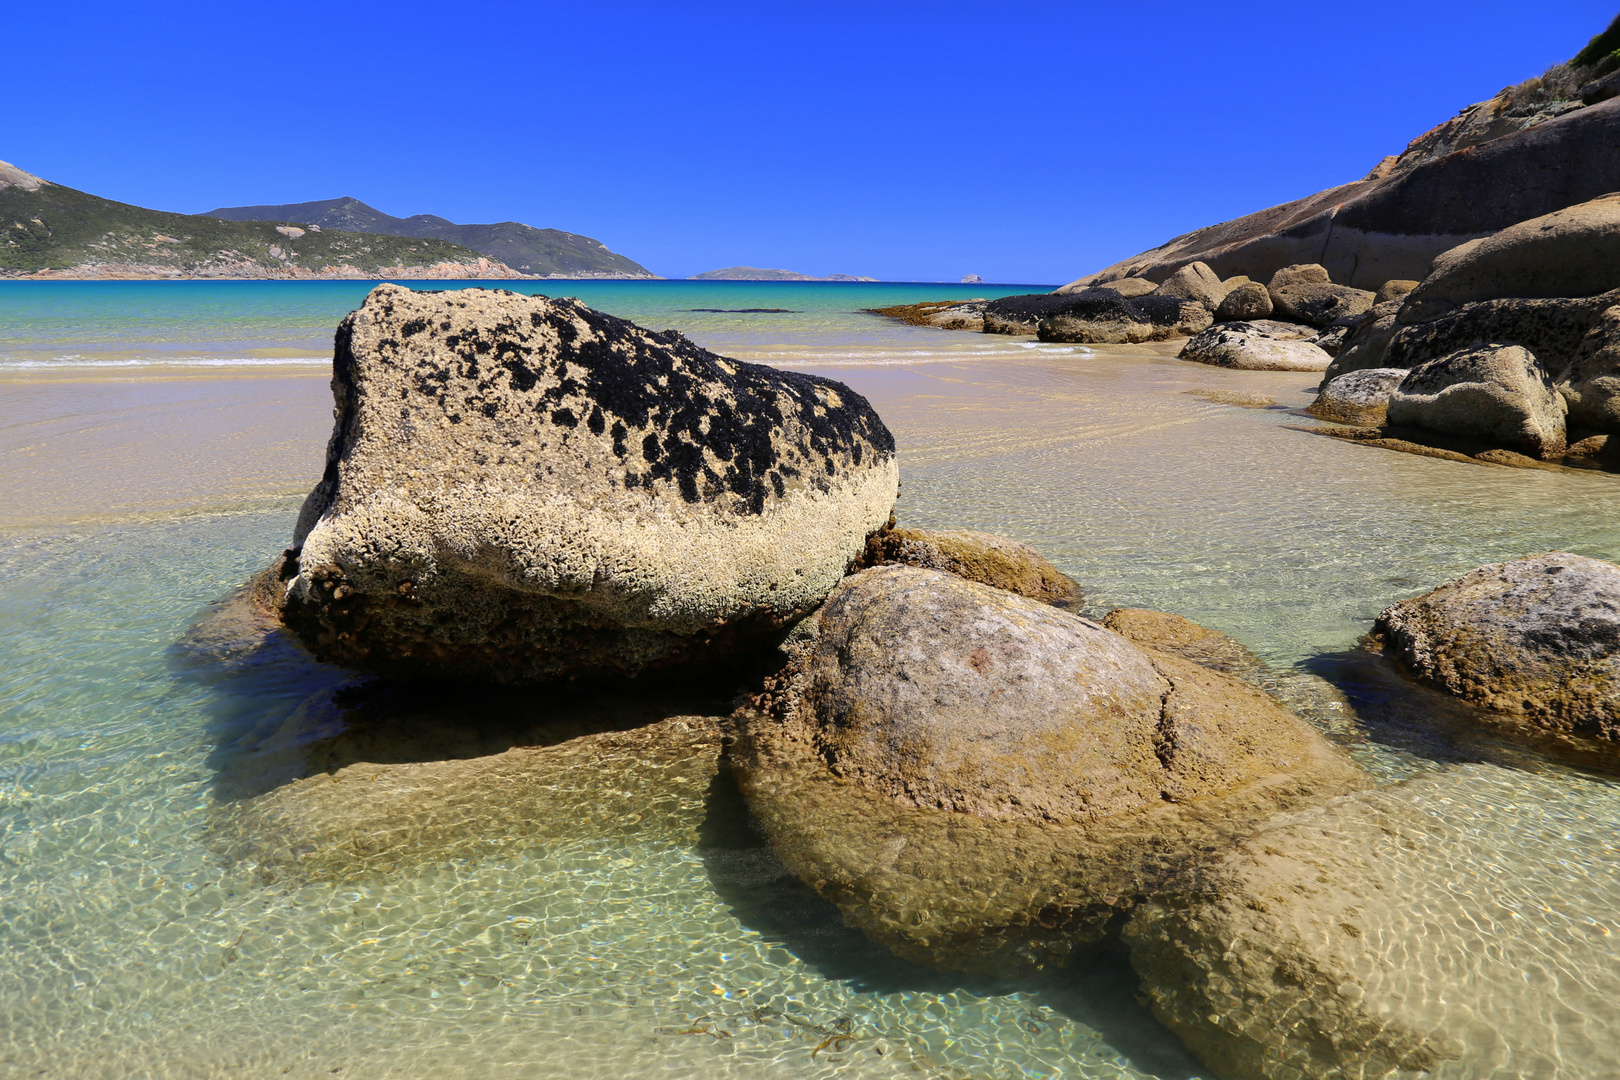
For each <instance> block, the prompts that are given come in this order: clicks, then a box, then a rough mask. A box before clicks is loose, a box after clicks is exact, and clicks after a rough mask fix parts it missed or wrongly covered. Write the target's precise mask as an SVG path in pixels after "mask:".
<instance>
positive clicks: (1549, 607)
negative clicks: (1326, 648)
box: [1374, 551, 1620, 750]
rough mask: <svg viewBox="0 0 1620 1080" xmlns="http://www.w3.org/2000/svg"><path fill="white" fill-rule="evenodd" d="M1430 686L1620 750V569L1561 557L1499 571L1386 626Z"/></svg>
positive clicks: (1416, 603)
mask: <svg viewBox="0 0 1620 1080" xmlns="http://www.w3.org/2000/svg"><path fill="white" fill-rule="evenodd" d="M1374 629H1375V632H1376V633H1381V634H1382V635H1383V636H1384V641H1385V643H1386V646H1387V647H1388V648H1389V649H1390V650H1391V651H1392V652H1393V653H1394V654H1395V656H1396V657H1398V658H1399V659H1400V660H1401V662H1402V663H1403V664H1405V665H1406V667H1407V668H1408V669H1409V670H1411V671H1412V672H1413V673H1414V674H1415V675H1416V676H1417V677H1418V678H1419V679H1421V680H1422V681H1423V682H1425V683H1427V684H1429V685H1430V686H1434V687H1436V688H1437V689H1440V690H1443V691H1445V692H1446V693H1448V694H1452V695H1455V696H1457V697H1460V698H1463V699H1464V700H1466V701H1469V702H1472V703H1473V704H1476V705H1479V706H1483V707H1484V708H1487V709H1490V710H1492V711H1493V712H1495V713H1497V714H1500V715H1501V717H1502V718H1503V719H1504V720H1505V721H1506V722H1507V723H1508V724H1509V726H1516V727H1518V728H1520V729H1522V730H1524V731H1528V732H1532V733H1534V734H1537V735H1544V736H1550V737H1552V738H1554V739H1557V740H1558V741H1560V742H1564V743H1569V744H1577V745H1578V744H1582V743H1584V744H1587V745H1589V746H1595V747H1597V748H1598V749H1605V750H1606V749H1609V748H1616V747H1620V567H1617V566H1615V565H1614V564H1612V563H1607V562H1603V561H1601V560H1598V559H1589V558H1586V557H1584V556H1581V555H1571V554H1568V553H1567V552H1561V551H1555V552H1551V553H1549V554H1545V555H1534V556H1530V557H1528V558H1523V559H1514V560H1513V561H1511V562H1506V563H1493V564H1491V565H1489V566H1482V567H1480V568H1479V569H1477V570H1472V571H1470V572H1469V573H1467V574H1464V575H1463V576H1462V577H1460V578H1457V579H1456V580H1455V581H1450V582H1447V583H1446V584H1444V585H1442V586H1440V587H1439V588H1437V589H1434V590H1433V591H1431V592H1428V593H1425V594H1424V595H1422V596H1419V597H1416V598H1414V599H1411V600H1402V601H1400V602H1399V603H1396V604H1392V605H1391V606H1390V607H1388V608H1386V609H1385V610H1384V612H1383V614H1381V615H1379V616H1378V622H1377V624H1376V626H1375V628H1374Z"/></svg>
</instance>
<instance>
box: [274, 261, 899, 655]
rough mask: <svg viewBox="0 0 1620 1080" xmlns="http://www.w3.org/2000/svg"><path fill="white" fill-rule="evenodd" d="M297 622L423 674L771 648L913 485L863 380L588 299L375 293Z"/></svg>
mask: <svg viewBox="0 0 1620 1080" xmlns="http://www.w3.org/2000/svg"><path fill="white" fill-rule="evenodd" d="M332 386H333V394H334V397H335V398H336V402H337V409H336V412H337V424H336V429H335V431H334V433H333V437H332V442H331V445H330V446H329V448H328V451H327V467H326V474H325V476H324V477H323V478H322V479H321V482H320V484H319V485H318V486H317V487H316V488H315V490H314V492H313V493H312V494H311V495H310V497H309V499H308V500H307V501H306V503H305V506H304V509H303V512H302V513H301V515H300V518H299V523H298V529H297V533H296V536H295V540H294V543H295V545H297V549H298V550H297V552H296V555H297V558H296V563H295V564H294V565H293V566H291V567H289V568H288V569H289V570H290V571H291V572H292V576H291V579H290V582H289V584H288V588H287V593H286V600H285V606H284V611H283V618H284V619H285V621H286V622H287V624H288V625H289V626H290V627H292V628H293V629H294V630H296V631H297V632H298V634H299V636H300V637H302V638H303V639H304V641H305V642H306V643H307V644H309V646H310V647H311V648H312V649H313V650H314V651H315V652H316V654H317V655H319V656H321V657H322V658H323V659H327V660H330V661H333V662H335V663H339V664H343V665H347V666H352V667H357V668H362V669H365V670H370V671H377V672H382V673H385V674H396V675H400V676H406V677H421V676H433V677H442V678H453V679H466V680H491V681H498V682H535V681H542V680H548V679H559V678H573V677H589V676H609V675H634V674H636V673H638V672H640V671H643V670H646V669H650V668H670V667H673V666H677V665H679V666H681V667H682V668H683V669H684V668H685V667H686V666H687V665H691V664H694V663H699V664H701V663H704V662H716V661H719V660H723V659H726V658H728V657H730V656H734V655H737V654H745V653H747V652H748V651H749V650H752V649H764V648H768V647H769V642H768V641H767V640H766V638H765V635H766V633H767V632H769V631H772V630H773V629H775V628H779V627H782V626H784V625H786V624H787V623H789V622H791V621H792V620H794V619H797V618H799V617H800V616H802V615H803V614H804V613H805V612H807V611H809V610H810V609H812V608H813V607H815V606H816V605H817V604H818V603H820V602H821V600H822V599H823V598H824V597H825V596H826V595H827V593H828V592H830V591H831V590H832V588H833V587H834V586H835V585H836V584H837V583H838V581H839V580H840V578H842V576H843V574H844V571H845V568H846V567H847V566H848V565H849V563H850V561H851V560H852V559H853V558H855V556H856V555H858V554H859V553H860V552H861V550H862V549H863V548H864V546H865V543H866V538H867V537H868V536H869V535H871V534H872V533H873V532H875V531H876V530H877V529H879V528H881V527H882V526H883V525H884V523H885V522H886V521H887V520H888V518H889V514H890V510H891V508H892V506H893V504H894V499H895V495H896V491H897V483H898V480H897V474H896V469H895V461H894V443H893V439H892V437H891V436H890V434H889V432H888V430H887V429H886V428H885V427H884V426H883V423H882V421H881V420H879V419H878V417H877V415H876V414H875V413H874V412H873V411H872V409H871V407H870V406H869V405H868V404H867V403H866V401H865V399H864V398H862V397H861V396H860V395H858V394H856V393H854V392H853V391H851V390H850V389H849V388H848V387H846V386H844V385H842V384H841V383H836V382H832V381H830V380H827V379H819V378H815V377H812V376H806V375H798V374H794V373H791V372H786V371H781V370H779V369H776V368H770V367H764V366H760V365H756V364H746V363H741V362H739V361H735V360H727V359H725V358H723V357H719V356H716V355H714V354H713V353H710V352H708V351H706V350H704V349H700V348H698V347H697V346H695V345H693V344H692V343H691V342H689V341H687V340H686V339H685V338H682V337H681V336H680V335H678V334H674V333H662V334H659V333H652V332H649V331H647V330H643V329H641V328H640V327H637V326H635V325H634V324H632V323H628V322H625V321H623V320H622V319H616V318H613V317H612V316H609V315H603V314H601V313H600V312H596V311H592V310H591V309H590V308H587V307H586V306H584V305H583V304H580V303H579V302H577V301H574V300H548V299H546V298H545V297H526V296H519V295H517V294H515V293H507V292H499V291H493V292H492V291H482V290H467V291H462V292H450V293H416V292H412V291H411V290H409V289H405V288H401V287H399V286H395V285H382V286H379V287H378V288H377V289H375V290H373V292H372V293H371V295H370V296H369V297H367V299H366V302H365V304H364V305H362V306H361V308H360V309H359V310H357V311H355V312H353V313H352V314H350V315H349V317H348V318H346V319H345V320H344V321H343V323H342V325H341V326H340V327H339V329H338V335H337V348H336V355H335V357H334V375H333V380H332Z"/></svg>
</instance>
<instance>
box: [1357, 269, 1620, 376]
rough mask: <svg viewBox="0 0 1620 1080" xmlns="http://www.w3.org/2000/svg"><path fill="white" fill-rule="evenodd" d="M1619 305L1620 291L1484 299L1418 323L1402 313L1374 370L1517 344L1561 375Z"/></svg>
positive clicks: (1409, 366)
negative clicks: (1489, 346) (1462, 351)
mask: <svg viewBox="0 0 1620 1080" xmlns="http://www.w3.org/2000/svg"><path fill="white" fill-rule="evenodd" d="M1616 304H1620V289H1617V290H1615V291H1612V292H1607V293H1604V294H1603V295H1601V296H1589V297H1582V298H1577V299H1567V300H1566V299H1531V300H1519V299H1502V300H1484V301H1481V302H1479V303H1474V304H1464V305H1463V306H1462V307H1460V308H1458V309H1457V310H1455V311H1453V312H1451V313H1450V314H1447V315H1441V316H1440V317H1438V318H1435V319H1430V320H1428V321H1427V322H1419V323H1409V322H1407V320H1406V318H1405V315H1404V314H1402V315H1401V316H1398V317H1397V321H1396V325H1395V328H1394V332H1393V334H1392V335H1391V337H1390V340H1389V346H1388V348H1387V349H1386V350H1385V352H1384V354H1383V356H1381V357H1379V358H1378V359H1379V360H1380V362H1379V363H1377V364H1375V365H1371V366H1375V367H1404V368H1413V367H1417V366H1418V365H1419V364H1421V363H1424V362H1425V361H1428V360H1433V359H1435V358H1436V357H1440V356H1445V355H1446V354H1447V353H1453V352H1456V351H1457V350H1459V349H1467V348H1472V347H1474V346H1476V345H1486V344H1512V345H1523V346H1524V347H1525V348H1527V349H1529V350H1530V351H1531V352H1533V353H1535V354H1536V356H1537V357H1538V358H1539V359H1540V360H1541V362H1542V364H1543V366H1545V367H1546V368H1547V369H1548V370H1549V371H1554V372H1557V371H1560V370H1562V369H1563V367H1564V366H1565V365H1567V364H1568V363H1569V362H1570V361H1571V360H1573V359H1574V358H1575V354H1576V353H1577V352H1578V351H1579V349H1580V347H1581V342H1582V341H1583V340H1585V338H1586V335H1587V334H1589V333H1591V331H1592V328H1593V327H1594V326H1596V325H1597V324H1598V321H1599V320H1600V319H1601V318H1602V317H1603V313H1604V312H1605V311H1607V310H1608V309H1609V308H1611V307H1613V306H1615V305H1616ZM1402 310H1403V312H1404V310H1405V309H1404V308H1403V309H1402ZM1368 356H1369V359H1370V358H1371V354H1370V352H1369V354H1368Z"/></svg>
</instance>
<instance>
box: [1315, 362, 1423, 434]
mask: <svg viewBox="0 0 1620 1080" xmlns="http://www.w3.org/2000/svg"><path fill="white" fill-rule="evenodd" d="M1407 374H1408V372H1407V370H1406V369H1405V368H1361V369H1359V370H1356V371H1349V372H1346V373H1344V374H1343V375H1337V376H1334V377H1333V378H1331V379H1329V380H1328V381H1327V382H1325V383H1324V384H1323V385H1322V390H1321V392H1320V393H1318V394H1317V396H1316V400H1315V401H1313V402H1311V404H1310V405H1309V406H1307V407H1306V409H1305V411H1306V412H1308V413H1310V414H1311V415H1312V416H1317V417H1320V418H1322V419H1323V420H1334V421H1337V422H1338V423H1341V424H1371V425H1375V426H1378V425H1382V424H1383V423H1384V420H1385V418H1386V417H1387V416H1388V414H1389V396H1390V394H1392V393H1394V392H1395V388H1396V387H1397V386H1399V385H1400V384H1401V380H1403V379H1405V378H1406V376H1407Z"/></svg>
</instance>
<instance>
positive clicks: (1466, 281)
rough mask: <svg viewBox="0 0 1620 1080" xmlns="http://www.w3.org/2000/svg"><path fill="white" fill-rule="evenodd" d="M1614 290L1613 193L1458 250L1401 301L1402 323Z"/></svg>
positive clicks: (1616, 197) (1619, 223)
mask: <svg viewBox="0 0 1620 1080" xmlns="http://www.w3.org/2000/svg"><path fill="white" fill-rule="evenodd" d="M1611 289H1620V194H1613V195H1605V196H1603V197H1602V198H1598V199H1592V200H1591V201H1589V202H1583V203H1580V204H1578V205H1576V206H1569V207H1565V208H1564V209H1561V210H1556V211H1554V212H1553V213H1550V214H1544V215H1542V216H1541V217H1536V218H1531V219H1530V220H1528V221H1522V222H1519V223H1518V224H1516V225H1513V226H1510V227H1509V228H1506V229H1503V230H1502V231H1501V232H1498V233H1495V234H1494V235H1492V236H1487V237H1484V238H1482V239H1479V240H1474V241H1470V242H1469V243H1466V244H1461V245H1459V246H1458V247H1455V248H1453V249H1452V250H1450V251H1447V252H1445V253H1444V254H1442V255H1440V256H1438V257H1436V258H1435V260H1434V269H1433V270H1432V271H1431V272H1430V273H1429V275H1428V276H1427V277H1425V278H1424V279H1423V281H1422V283H1421V284H1420V285H1418V287H1417V288H1416V289H1414V290H1413V291H1412V293H1411V295H1409V296H1408V297H1407V299H1406V303H1407V308H1408V310H1409V312H1410V313H1411V317H1410V318H1409V319H1408V321H1417V320H1418V319H1426V318H1432V317H1434V316H1437V315H1443V314H1445V313H1446V312H1449V311H1452V310H1455V309H1456V308H1458V307H1460V306H1461V305H1463V304H1469V303H1475V302H1478V301H1480V300H1496V299H1501V298H1504V297H1517V298H1521V299H1522V298H1536V297H1572V296H1592V295H1595V294H1597V293H1602V292H1608V291H1609V290H1611Z"/></svg>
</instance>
